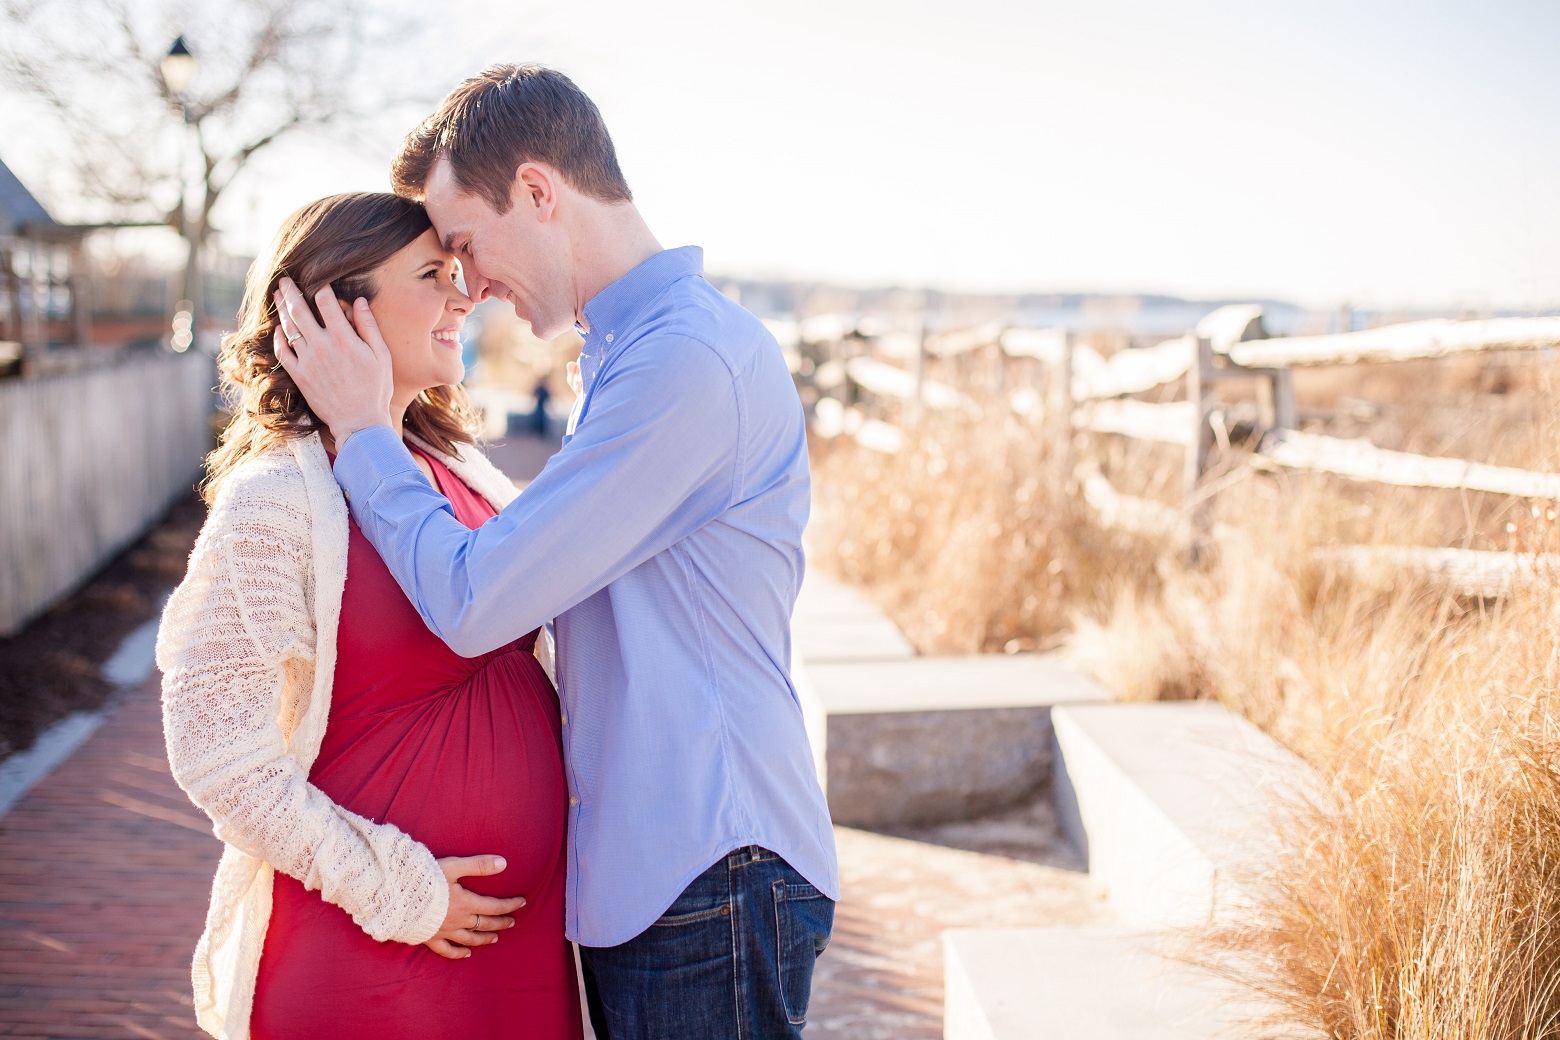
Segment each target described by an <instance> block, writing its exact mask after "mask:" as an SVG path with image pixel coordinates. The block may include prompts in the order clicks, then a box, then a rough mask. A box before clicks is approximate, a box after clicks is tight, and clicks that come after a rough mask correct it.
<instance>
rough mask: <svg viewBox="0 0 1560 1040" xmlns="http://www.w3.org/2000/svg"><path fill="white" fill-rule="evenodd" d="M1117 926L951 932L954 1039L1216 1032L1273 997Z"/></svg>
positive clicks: (1186, 1036)
mask: <svg viewBox="0 0 1560 1040" xmlns="http://www.w3.org/2000/svg"><path fill="white" fill-rule="evenodd" d="M1160 946H1161V942H1160V940H1158V939H1156V938H1155V937H1154V936H1152V935H1149V934H1145V933H1142V932H1134V931H1130V930H1126V929H1115V928H1077V929H1074V928H999V929H952V930H949V931H946V932H944V933H943V953H944V956H943V965H944V968H943V971H944V979H945V1001H946V1002H945V1005H944V1008H945V1010H944V1030H943V1036H944V1037H945V1038H946V1040H1036V1038H1039V1037H1045V1038H1046V1040H1214V1038H1218V1037H1231V1036H1238V1035H1241V1032H1242V1030H1240V1028H1239V1027H1240V1026H1241V1025H1242V1024H1244V1023H1252V1022H1255V1021H1257V1020H1258V1018H1259V1017H1260V1014H1261V1012H1262V1011H1263V1010H1264V1008H1263V1005H1262V1004H1261V1003H1260V1002H1259V1001H1257V1000H1256V999H1255V998H1254V997H1253V996H1252V995H1250V994H1246V993H1243V992H1241V991H1239V990H1237V989H1235V988H1234V987H1233V986H1231V985H1230V984H1229V983H1227V982H1224V981H1222V980H1220V979H1218V978H1215V977H1214V976H1211V975H1209V974H1207V973H1205V972H1202V971H1200V970H1198V969H1195V968H1191V967H1188V966H1186V965H1184V964H1181V963H1179V962H1176V961H1173V960H1170V959H1168V958H1166V957H1165V956H1164V954H1163V953H1162V952H1161V949H1160Z"/></svg>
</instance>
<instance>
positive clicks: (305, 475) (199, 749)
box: [157, 435, 517, 1040]
mask: <svg viewBox="0 0 1560 1040" xmlns="http://www.w3.org/2000/svg"><path fill="white" fill-rule="evenodd" d="M408 440H414V441H415V440H416V439H415V438H413V437H411V436H410V435H408ZM418 443H419V445H420V446H422V447H424V448H425V449H426V450H428V451H429V452H430V453H431V454H433V455H435V456H436V457H438V458H440V459H441V460H442V461H444V463H445V464H446V465H447V466H448V467H449V468H450V470H451V472H453V473H454V474H455V475H456V476H458V477H460V478H461V479H462V480H464V481H465V482H466V484H467V485H468V486H469V487H471V489H472V490H474V491H476V492H477V493H478V494H480V495H482V496H483V497H484V498H486V499H487V500H488V501H489V502H490V503H492V505H493V507H494V508H496V509H502V508H503V506H504V505H505V504H506V503H508V502H509V501H510V500H511V499H513V498H514V497H515V495H516V494H517V492H516V490H515V486H514V484H512V483H511V482H510V481H509V480H508V479H507V478H506V477H505V476H504V475H503V474H502V473H500V472H499V471H498V469H497V468H495V467H494V466H493V464H492V463H491V462H489V461H488V460H487V457H486V456H484V455H483V454H482V453H481V452H479V451H477V450H475V449H473V448H469V447H465V448H464V449H463V450H462V453H461V456H460V457H458V458H450V457H448V456H445V455H443V454H442V453H440V452H436V451H433V449H431V448H428V446H427V445H422V444H421V442H418ZM347 532H348V526H347V507H346V503H345V501H344V499H343V498H342V494H341V490H340V489H339V488H338V487H337V486H336V480H335V478H334V477H333V476H332V474H331V468H330V460H329V458H328V457H327V456H326V454H325V449H324V447H323V445H321V443H320V439H319V436H318V435H310V436H308V437H305V438H299V439H293V440H289V441H285V442H283V443H281V444H278V445H275V446H273V447H272V448H270V449H268V450H266V451H265V452H263V453H261V454H260V455H258V456H256V457H255V458H252V459H250V460H248V461H247V462H245V463H244V464H243V465H242V466H240V467H239V468H238V469H236V470H234V471H233V472H232V473H231V474H230V475H229V476H228V477H227V479H226V480H224V481H223V483H222V487H221V488H220V490H219V491H218V494H217V498H216V501H215V503H213V505H212V508H211V512H210V515H209V516H208V517H207V519H206V524H205V527H203V528H202V529H201V532H200V537H199V538H198V539H197V540H196V542H195V549H194V551H193V552H192V553H191V554H190V564H189V571H188V573H187V574H186V576H185V578H184V581H183V582H182V583H181V584H180V585H179V587H178V588H177V589H176V590H174V593H173V595H172V597H171V598H170V599H169V600H168V606H167V608H166V609H165V610H164V612H163V618H162V627H161V629H160V630H159V632H158V636H157V664H158V666H159V667H160V668H161V669H162V673H163V728H164V735H165V737H166V739H167V743H168V762H169V764H170V766H171V767H172V770H173V776H174V778H175V779H176V780H177V781H178V782H179V786H180V787H182V788H183V789H184V791H185V792H186V793H187V794H188V795H189V796H190V800H191V801H193V802H194V803H195V804H196V805H197V806H199V807H200V808H201V809H202V810H203V811H205V813H206V814H207V815H208V816H210V817H211V819H212V822H213V823H214V824H215V825H216V826H215V828H214V829H215V833H216V836H217V837H218V838H221V839H222V841H223V842H224V843H225V844H226V847H225V848H224V849H223V852H222V860H221V862H220V864H219V865H218V866H217V876H216V880H215V882H214V883H213V885H212V890H211V907H210V909H209V910H208V912H207V915H206V930H205V933H204V934H203V935H202V936H201V938H200V942H199V944H198V945H197V946H196V947H195V960H194V964H193V966H192V969H191V976H192V979H193V982H194V988H195V1017H196V1020H197V1022H199V1024H200V1026H201V1028H202V1029H205V1030H206V1031H207V1032H208V1033H210V1034H211V1035H213V1036H216V1037H223V1038H231V1040H247V1038H248V1036H249V1017H250V1010H251V1006H252V1004H253V1002H254V993H255V979H256V976H257V974H258V971H259V965H260V952H261V949H262V947H263V945H264V943H265V932H266V925H267V924H268V923H269V921H270V917H271V879H272V875H273V872H274V871H276V870H280V871H282V872H283V873H285V874H288V875H290V876H292V877H295V878H297V879H299V880H300V881H302V882H303V883H304V885H305V886H306V887H308V888H309V889H310V890H316V891H318V892H319V893H320V895H321V896H322V897H323V898H324V899H325V900H327V901H328V902H331V903H334V904H336V905H337V906H339V907H341V908H342V909H344V910H346V911H347V912H348V913H349V914H351V915H352V919H353V920H354V921H356V922H357V923H358V924H359V925H360V926H361V927H362V929H363V931H365V932H367V933H368V934H369V935H371V936H373V937H374V938H375V939H378V940H381V941H383V940H395V941H398V942H404V943H422V942H426V941H427V940H428V939H430V938H432V937H433V935H434V934H435V933H436V932H437V931H438V929H439V926H440V925H441V924H442V923H443V921H444V914H445V911H446V910H447V909H448V901H449V887H448V885H447V883H446V882H445V880H444V875H443V873H442V872H441V871H440V870H439V866H438V863H437V862H436V861H435V860H434V857H433V854H432V853H431V852H429V851H428V849H427V847H426V846H424V845H422V844H421V843H419V842H418V841H416V840H415V839H414V838H412V837H411V836H409V835H407V834H404V833H402V832H401V831H400V830H398V829H397V828H396V827H394V826H392V825H391V824H388V823H381V822H376V821H374V820H369V819H365V818H363V817H361V816H358V815H356V814H354V813H351V812H348V811H347V810H346V809H343V808H342V807H341V806H339V805H337V804H336V803H335V802H333V801H331V800H330V799H329V798H328V797H326V795H325V794H324V793H323V792H322V791H320V790H319V789H318V788H317V787H315V786H314V785H313V784H311V783H309V769H310V767H311V766H312V765H313V764H314V760H315V758H316V756H318V754H319V750H320V742H321V740H322V739H323V738H324V735H325V726H326V721H327V719H328V718H329V716H330V691H331V681H332V678H333V676H334V673H335V670H336V627H337V623H338V622H339V620H340V617H341V595H342V589H343V588H344V586H345V584H346V579H347Z"/></svg>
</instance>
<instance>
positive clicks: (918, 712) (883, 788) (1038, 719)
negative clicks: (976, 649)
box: [807, 654, 1109, 828]
mask: <svg viewBox="0 0 1560 1040" xmlns="http://www.w3.org/2000/svg"><path fill="white" fill-rule="evenodd" d="M807 680H808V682H809V683H810V684H811V686H812V689H813V690H814V691H815V693H816V696H817V701H818V703H819V706H820V709H821V711H822V712H823V714H824V715H825V717H826V723H825V727H824V728H825V732H826V733H827V756H826V758H827V761H826V769H827V775H828V778H829V786H828V788H827V790H828V795H829V808H830V811H831V812H832V813H833V815H834V819H835V821H836V822H837V823H841V824H844V825H846V826H851V827H867V828H872V827H886V826H894V825H920V824H930V823H942V822H947V821H951V820H962V819H969V818H971V817H974V816H980V815H983V814H986V813H989V812H996V811H999V810H1002V809H1006V808H1010V807H1012V806H1015V805H1019V804H1022V803H1023V802H1025V801H1028V800H1030V799H1032V798H1034V797H1036V796H1037V795H1039V794H1040V793H1041V792H1042V791H1043V790H1044V788H1045V786H1046V784H1047V782H1048V780H1049V777H1050V773H1051V770H1052V761H1051V759H1052V752H1051V744H1052V739H1051V707H1052V705H1055V704H1063V703H1077V702H1097V701H1103V700H1107V699H1108V698H1109V694H1108V693H1107V692H1106V691H1105V690H1104V689H1103V688H1102V687H1100V686H1099V685H1098V684H1096V683H1094V682H1092V681H1091V680H1089V679H1086V678H1084V677H1083V676H1081V675H1079V674H1077V673H1076V672H1073V671H1071V670H1070V669H1068V668H1067V667H1066V666H1065V665H1064V664H1062V662H1061V661H1060V660H1059V659H1058V658H1056V657H1055V656H1054V655H1034V654H1026V655H1015V656H996V655H986V656H976V657H917V658H912V659H910V660H907V661H880V662H874V663H854V664H824V665H809V666H808V667H807Z"/></svg>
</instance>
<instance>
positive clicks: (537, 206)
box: [509, 162, 558, 220]
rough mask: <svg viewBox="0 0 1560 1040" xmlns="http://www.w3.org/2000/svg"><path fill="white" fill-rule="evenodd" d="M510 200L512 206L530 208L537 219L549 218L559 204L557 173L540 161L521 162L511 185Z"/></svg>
mask: <svg viewBox="0 0 1560 1040" xmlns="http://www.w3.org/2000/svg"><path fill="white" fill-rule="evenodd" d="M509 201H510V205H512V206H524V207H527V208H529V209H530V210H531V211H532V212H533V213H535V215H536V217H537V219H539V220H547V219H548V218H550V217H551V216H552V212H553V209H554V208H555V207H556V206H557V205H558V182H557V175H556V174H555V173H554V172H553V171H552V170H551V169H549V168H548V167H546V166H542V165H541V164H539V163H534V162H523V163H521V164H520V165H519V166H517V167H516V168H515V179H514V183H512V184H511V185H510V186H509Z"/></svg>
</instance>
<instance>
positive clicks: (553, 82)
mask: <svg viewBox="0 0 1560 1040" xmlns="http://www.w3.org/2000/svg"><path fill="white" fill-rule="evenodd" d="M440 159H445V160H448V162H449V164H450V170H451V172H453V173H454V175H455V183H456V184H458V185H460V187H461V189H462V190H463V191H467V192H470V193H472V194H477V195H481V196H482V197H483V198H485V199H486V200H487V201H488V203H489V204H490V205H491V206H492V207H493V209H494V210H495V211H496V212H499V213H507V212H508V211H509V207H510V204H511V202H512V200H511V199H510V197H509V194H510V188H511V186H512V185H513V183H514V178H515V170H516V168H518V167H519V166H520V164H521V163H525V162H542V163H546V164H547V165H549V166H551V167H552V168H553V169H555V170H557V171H558V172H559V173H560V174H562V176H563V177H564V179H565V180H567V181H568V182H569V184H570V185H572V186H573V187H574V189H575V190H576V191H580V192H583V193H584V194H586V195H589V196H591V197H592V198H595V199H600V200H601V201H602V202H629V201H632V199H633V195H632V194H631V193H630V192H629V190H628V182H627V181H626V180H624V179H623V171H621V170H620V169H618V161H617V152H616V151H615V150H614V149H613V147H612V138H611V136H609V135H608V133H607V125H606V123H605V122H603V121H602V118H601V112H600V111H599V110H598V109H597V108H596V105H595V103H594V102H592V101H591V99H590V98H588V97H586V96H585V92H584V91H582V90H580V88H579V87H577V86H575V85H574V81H573V80H571V79H569V77H567V76H565V75H564V74H563V73H561V72H558V71H556V70H555V69H549V68H546V67H544V66H541V65H492V66H489V67H488V68H486V69H484V70H482V72H481V73H479V74H478V75H476V76H473V77H472V78H471V79H468V80H466V81H465V82H464V83H462V84H461V85H460V86H458V87H456V88H455V89H454V90H452V91H450V93H449V95H448V96H446V97H445V99H444V100H443V101H442V102H441V103H440V104H439V109H438V111H436V112H434V113H433V115H431V116H429V117H428V118H427V119H425V120H423V122H422V125H421V126H419V127H418V128H417V129H415V130H413V131H412V132H411V133H409V134H407V135H406V140H405V141H403V142H402V143H401V151H400V152H399V153H398V154H397V155H396V157H395V161H394V162H392V163H391V164H390V182H391V185H392V186H393V187H394V189H395V193H396V194H397V195H401V196H404V197H405V198H408V199H413V200H416V201H418V202H421V201H422V200H423V197H424V195H425V193H426V192H427V190H428V175H429V174H430V173H431V172H433V167H434V164H435V163H437V162H438V161H439V160H440Z"/></svg>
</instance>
